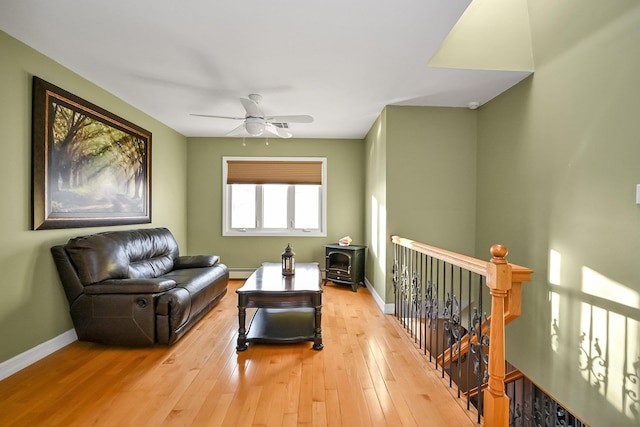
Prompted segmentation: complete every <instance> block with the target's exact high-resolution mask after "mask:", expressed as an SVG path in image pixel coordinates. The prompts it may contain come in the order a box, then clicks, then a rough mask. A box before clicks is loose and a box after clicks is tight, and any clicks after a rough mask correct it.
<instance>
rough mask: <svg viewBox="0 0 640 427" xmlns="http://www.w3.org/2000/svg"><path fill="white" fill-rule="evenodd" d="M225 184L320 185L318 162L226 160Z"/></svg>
mask: <svg viewBox="0 0 640 427" xmlns="http://www.w3.org/2000/svg"><path fill="white" fill-rule="evenodd" d="M227 184H315V185H321V184H322V161H319V160H311V161H304V160H292V161H286V160H228V161H227Z"/></svg>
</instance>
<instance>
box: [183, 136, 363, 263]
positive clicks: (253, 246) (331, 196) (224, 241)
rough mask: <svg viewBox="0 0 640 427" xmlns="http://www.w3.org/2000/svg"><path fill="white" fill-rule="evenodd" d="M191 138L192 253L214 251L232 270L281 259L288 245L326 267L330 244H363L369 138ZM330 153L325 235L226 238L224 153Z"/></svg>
mask: <svg viewBox="0 0 640 427" xmlns="http://www.w3.org/2000/svg"><path fill="white" fill-rule="evenodd" d="M245 142H246V145H245V146H243V145H242V139H240V138H189V139H188V164H189V168H188V178H187V179H188V181H187V188H188V191H187V193H188V202H187V203H188V209H187V210H188V223H189V230H188V240H189V250H190V251H191V252H192V253H212V254H217V255H220V256H221V259H222V261H223V262H224V263H226V264H227V265H228V266H229V268H231V269H255V268H257V267H258V266H260V264H261V263H262V262H265V261H272V262H280V254H281V253H282V251H283V250H284V248H285V246H286V245H287V243H291V246H292V247H293V250H294V251H295V252H296V261H297V262H318V263H320V265H321V266H324V248H323V246H322V245H324V244H326V243H335V242H337V241H338V239H339V238H341V237H343V236H346V235H350V236H351V237H352V238H353V244H363V242H364V225H363V220H362V219H363V217H364V200H363V194H364V141H363V140H344V139H295V138H292V139H276V138H273V139H269V145H267V144H266V140H265V139H264V138H247V139H246V141H245ZM223 156H259V157H279V156H294V157H326V158H327V236H326V237H250V236H247V237H237V236H227V237H223V236H222V204H221V200H222V157H223Z"/></svg>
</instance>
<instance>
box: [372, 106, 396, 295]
mask: <svg viewBox="0 0 640 427" xmlns="http://www.w3.org/2000/svg"><path fill="white" fill-rule="evenodd" d="M365 141H366V165H365V215H366V218H365V230H366V231H365V233H366V242H367V243H366V244H367V247H368V248H369V257H368V259H367V263H366V276H367V279H368V280H369V283H370V284H371V285H372V286H373V287H374V289H375V290H376V292H377V293H378V295H379V296H380V298H381V299H382V301H386V300H387V295H386V294H387V278H386V272H387V256H386V253H387V246H388V240H389V236H388V235H387V220H386V218H387V162H386V156H387V112H386V110H383V111H382V114H380V116H379V117H378V119H377V120H376V121H375V123H374V124H373V126H372V127H371V130H370V131H369V132H368V134H367V136H366V139H365ZM390 295H391V297H390V298H393V293H391V294H390Z"/></svg>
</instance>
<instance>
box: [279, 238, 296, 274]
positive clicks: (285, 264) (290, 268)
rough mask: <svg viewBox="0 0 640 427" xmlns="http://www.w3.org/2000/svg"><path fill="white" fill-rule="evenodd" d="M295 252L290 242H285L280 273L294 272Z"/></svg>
mask: <svg viewBox="0 0 640 427" xmlns="http://www.w3.org/2000/svg"><path fill="white" fill-rule="evenodd" d="M295 256H296V253H295V252H293V250H292V249H291V244H290V243H287V247H286V248H285V250H284V252H282V275H283V276H292V275H294V274H295V272H296V260H295Z"/></svg>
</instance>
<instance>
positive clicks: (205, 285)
mask: <svg viewBox="0 0 640 427" xmlns="http://www.w3.org/2000/svg"><path fill="white" fill-rule="evenodd" d="M226 274H227V269H226V268H225V267H223V266H222V264H218V266H217V267H207V268H189V269H184V270H173V271H171V272H169V273H167V274H165V275H164V276H162V277H163V278H164V279H170V280H174V281H175V282H176V286H177V287H178V288H182V289H184V290H186V291H187V292H188V293H189V295H190V296H191V307H190V308H191V312H192V313H197V312H199V311H200V310H202V309H203V308H204V307H205V306H207V305H208V304H209V302H210V301H211V300H212V299H214V298H215V297H216V296H218V295H219V294H220V293H222V292H224V291H225V289H226V288H227V281H226V280H219V279H220V278H221V277H224V276H225V275H226ZM212 283H213V285H212Z"/></svg>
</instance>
